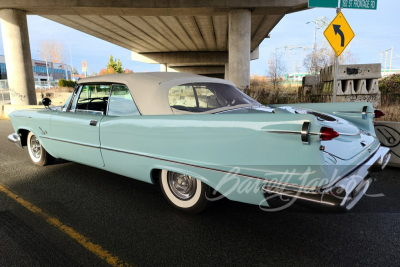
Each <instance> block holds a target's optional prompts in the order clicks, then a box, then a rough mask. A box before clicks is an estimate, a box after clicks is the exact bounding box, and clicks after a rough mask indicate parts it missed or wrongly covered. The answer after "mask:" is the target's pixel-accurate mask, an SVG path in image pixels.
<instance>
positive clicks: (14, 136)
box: [7, 133, 22, 148]
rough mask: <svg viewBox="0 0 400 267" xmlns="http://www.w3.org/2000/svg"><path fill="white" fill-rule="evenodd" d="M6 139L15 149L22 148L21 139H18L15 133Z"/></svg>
mask: <svg viewBox="0 0 400 267" xmlns="http://www.w3.org/2000/svg"><path fill="white" fill-rule="evenodd" d="M7 139H8V141H10V142H12V143H14V144H16V145H17V147H19V148H22V144H21V137H20V136H19V135H18V134H16V133H13V134H10V135H9V136H8V137H7Z"/></svg>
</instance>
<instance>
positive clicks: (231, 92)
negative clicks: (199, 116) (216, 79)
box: [168, 83, 260, 113]
mask: <svg viewBox="0 0 400 267" xmlns="http://www.w3.org/2000/svg"><path fill="white" fill-rule="evenodd" d="M168 101H169V105H170V106H171V108H173V109H176V110H181V111H186V112H194V113H201V112H207V111H210V110H213V109H218V108H226V107H234V106H238V105H258V106H259V105H260V104H259V103H258V102H257V101H255V100H254V99H252V98H250V97H248V96H247V95H245V94H244V93H243V92H241V91H240V90H238V89H237V88H236V87H234V86H232V85H230V84H223V83H190V84H182V85H178V86H174V87H172V88H171V89H170V90H169V92H168Z"/></svg>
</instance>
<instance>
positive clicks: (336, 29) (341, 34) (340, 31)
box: [333, 24, 344, 47]
mask: <svg viewBox="0 0 400 267" xmlns="http://www.w3.org/2000/svg"><path fill="white" fill-rule="evenodd" d="M333 30H334V31H335V35H337V34H339V35H340V37H341V38H342V42H341V43H340V45H341V46H342V47H344V34H343V32H342V30H341V29H340V25H336V24H333Z"/></svg>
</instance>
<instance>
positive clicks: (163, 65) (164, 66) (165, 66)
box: [160, 64, 168, 72]
mask: <svg viewBox="0 0 400 267" xmlns="http://www.w3.org/2000/svg"><path fill="white" fill-rule="evenodd" d="M160 71H161V72H168V65H167V64H160Z"/></svg>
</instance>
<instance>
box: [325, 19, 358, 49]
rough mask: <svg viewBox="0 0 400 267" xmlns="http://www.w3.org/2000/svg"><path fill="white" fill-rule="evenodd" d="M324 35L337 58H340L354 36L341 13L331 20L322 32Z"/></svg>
mask: <svg viewBox="0 0 400 267" xmlns="http://www.w3.org/2000/svg"><path fill="white" fill-rule="evenodd" d="M324 35H325V37H326V39H327V40H328V42H329V44H330V45H331V46H332V48H333V51H335V53H336V55H337V56H338V57H340V55H341V54H342V53H343V51H344V50H345V49H346V47H347V46H348V45H349V44H350V42H351V40H353V38H354V36H355V34H354V32H353V30H352V29H351V27H350V25H349V23H348V22H347V20H346V18H345V17H344V16H343V14H342V12H339V13H338V14H337V16H336V18H335V19H334V20H332V22H331V24H329V26H328V27H327V28H326V30H325V31H324Z"/></svg>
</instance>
